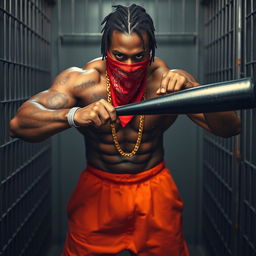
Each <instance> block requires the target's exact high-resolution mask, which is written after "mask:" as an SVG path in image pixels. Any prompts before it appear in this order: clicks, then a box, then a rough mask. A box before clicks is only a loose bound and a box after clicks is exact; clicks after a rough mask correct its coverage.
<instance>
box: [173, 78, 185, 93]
mask: <svg viewBox="0 0 256 256" xmlns="http://www.w3.org/2000/svg"><path fill="white" fill-rule="evenodd" d="M185 81H186V78H185V77H183V76H181V77H178V79H177V80H176V84H175V86H174V88H173V90H174V91H175V92H178V91H180V90H181V89H182V88H184V87H185Z"/></svg>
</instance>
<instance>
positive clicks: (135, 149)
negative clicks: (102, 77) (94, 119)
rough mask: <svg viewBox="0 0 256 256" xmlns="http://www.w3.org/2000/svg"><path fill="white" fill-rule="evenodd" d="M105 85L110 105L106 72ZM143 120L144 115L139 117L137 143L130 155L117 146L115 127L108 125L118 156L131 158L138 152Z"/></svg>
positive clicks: (108, 82)
mask: <svg viewBox="0 0 256 256" xmlns="http://www.w3.org/2000/svg"><path fill="white" fill-rule="evenodd" d="M106 84H107V96H108V102H109V103H111V104H112V98H111V92H110V81H109V76H108V73H107V71H106ZM144 119H145V117H144V115H140V121H139V130H138V138H137V141H136V143H135V146H134V148H133V150H132V152H130V153H127V152H124V151H123V150H122V148H121V146H120V144H119V141H118V138H117V133H116V127H115V125H114V124H110V125H111V131H112V138H113V141H114V145H115V147H116V149H117V151H118V152H119V154H120V155H121V156H125V157H133V156H134V155H135V154H136V153H137V151H138V150H139V147H140V144H141V139H142V133H143V127H144Z"/></svg>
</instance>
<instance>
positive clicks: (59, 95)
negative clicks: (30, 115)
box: [28, 69, 77, 109]
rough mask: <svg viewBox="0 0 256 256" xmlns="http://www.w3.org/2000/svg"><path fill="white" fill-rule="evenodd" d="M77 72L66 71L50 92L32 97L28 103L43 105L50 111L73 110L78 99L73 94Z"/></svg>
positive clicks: (59, 76)
mask: <svg viewBox="0 0 256 256" xmlns="http://www.w3.org/2000/svg"><path fill="white" fill-rule="evenodd" d="M76 75H77V74H76V72H71V69H67V70H64V71H63V72H61V73H60V74H59V75H58V76H56V78H55V79H54V81H53V83H52V85H51V87H50V88H49V89H48V90H45V91H43V92H40V93H38V94H36V95H34V96H32V97H31V98H30V99H29V100H28V102H31V103H35V104H36V103H37V104H41V105H42V106H43V107H45V108H48V109H63V108H71V107H73V106H75V105H76V98H75V97H74V95H73V93H72V87H73V86H74V84H75V80H76Z"/></svg>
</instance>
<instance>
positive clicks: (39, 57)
mask: <svg viewBox="0 0 256 256" xmlns="http://www.w3.org/2000/svg"><path fill="white" fill-rule="evenodd" d="M50 36H51V34H50V8H49V6H48V4H47V3H46V1H44V0H34V1H31V0H8V1H7V0H1V1H0V81H1V82H0V117H1V121H0V255H5V256H14V255H35V256H36V255H39V253H42V252H43V250H44V249H46V247H47V245H48V244H49V242H50V240H49V238H50V236H49V233H50V228H51V227H50V221H49V220H50V218H51V216H50V170H51V169H50V162H51V158H50V155H51V147H50V143H49V141H46V142H42V143H38V144H32V143H28V142H25V141H22V140H20V139H18V138H11V137H10V136H9V134H8V129H9V121H10V119H11V118H12V117H13V116H14V115H15V114H16V112H17V109H18V107H19V106H20V105H21V104H22V103H23V102H24V101H26V100H27V99H28V98H29V97H31V96H32V95H34V94H36V93H37V92H39V91H42V90H44V89H45V88H46V86H47V85H48V84H49V82H50V69H49V66H50V65H49V64H50V58H49V57H50V45H51V44H50V40H51V39H50Z"/></svg>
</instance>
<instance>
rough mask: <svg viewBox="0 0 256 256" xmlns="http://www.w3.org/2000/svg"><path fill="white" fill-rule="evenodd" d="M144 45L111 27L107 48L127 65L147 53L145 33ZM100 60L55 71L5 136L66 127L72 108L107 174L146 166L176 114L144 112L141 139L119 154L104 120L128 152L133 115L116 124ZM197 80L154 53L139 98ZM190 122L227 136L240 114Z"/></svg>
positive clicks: (90, 158) (94, 160)
mask: <svg viewBox="0 0 256 256" xmlns="http://www.w3.org/2000/svg"><path fill="white" fill-rule="evenodd" d="M143 38H144V42H145V45H143V44H142V42H141V39H140V38H139V36H138V35H137V34H135V33H133V34H131V35H128V34H122V33H119V32H117V31H114V32H113V35H112V42H111V45H110V48H109V52H110V54H111V56H112V57H113V58H114V59H116V60H119V61H122V62H124V63H127V64H130V63H134V62H137V61H142V60H144V59H145V58H146V57H147V56H148V55H149V53H150V50H149V49H148V37H147V34H146V33H144V34H143ZM105 71H106V63H105V60H101V58H99V59H95V60H93V61H91V62H89V63H88V64H87V65H85V66H84V67H83V69H80V68H70V69H67V70H65V71H63V72H62V73H60V74H59V75H58V76H57V77H56V79H55V81H54V82H53V84H52V86H51V87H50V89H49V90H47V91H44V92H41V93H39V94H37V95H35V96H33V97H32V98H30V99H29V100H28V101H26V102H25V103H24V104H23V105H22V106H21V107H20V108H19V110H18V112H17V114H16V116H15V117H14V118H13V119H12V120H11V122H10V135H11V136H12V137H20V138H22V139H24V140H27V141H31V142H37V141H42V140H45V139H47V138H48V137H50V136H52V135H53V134H56V133H58V132H60V131H63V130H65V129H68V128H70V126H69V124H68V122H67V113H68V111H69V109H70V108H71V107H74V106H79V107H81V108H80V109H79V110H77V112H76V114H75V116H74V121H75V123H76V124H77V125H79V126H80V127H79V128H78V130H79V132H80V133H81V134H82V135H84V136H85V138H86V152H87V162H88V163H89V164H91V165H92V166H94V167H96V168H98V169H101V170H103V171H106V172H112V173H138V172H141V171H143V170H147V169H149V168H152V167H153V166H154V165H156V164H157V163H159V162H161V161H162V160H163V158H164V149H163V133H164V131H165V130H166V129H168V128H169V127H170V126H171V125H172V124H173V123H174V122H175V120H176V119H177V115H148V116H146V117H145V124H144V131H143V137H142V143H141V146H140V149H139V151H138V153H137V154H136V155H135V156H133V157H131V158H129V157H122V156H121V155H120V154H119V153H118V152H117V150H116V149H115V146H114V144H113V139H112V134H111V129H110V122H112V123H115V126H116V130H117V134H118V139H119V143H120V145H121V147H122V149H123V150H124V151H126V152H131V151H132V149H133V147H134V145H135V143H136V140H137V132H138V123H139V121H138V120H139V117H137V116H136V117H134V118H133V120H132V121H131V122H130V123H129V124H128V125H127V126H125V127H121V125H120V122H119V120H118V118H117V117H116V113H115V109H114V107H113V106H112V105H111V104H110V103H108V102H107V93H106V79H105ZM195 86H199V83H198V82H197V81H196V80H195V78H194V77H192V76H191V75H190V74H188V73H187V72H186V71H183V70H174V71H170V69H169V68H168V66H167V65H166V64H165V63H164V62H163V61H162V60H160V59H159V58H155V61H154V62H153V63H152V64H151V65H149V66H148V72H147V88H146V93H145V99H150V98H155V97H159V96H161V95H162V94H166V93H172V92H175V91H179V90H184V89H186V88H191V87H195ZM188 117H189V118H190V119H192V120H193V121H194V122H195V123H197V124H198V125H200V126H201V127H203V128H204V129H206V130H208V131H209V132H212V133H213V134H215V135H218V136H222V137H230V136H233V135H236V134H238V133H239V132H240V129H241V128H240V119H239V117H238V116H237V115H236V113H235V112H233V111H229V112H221V113H210V114H204V113H201V114H190V115H188Z"/></svg>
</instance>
